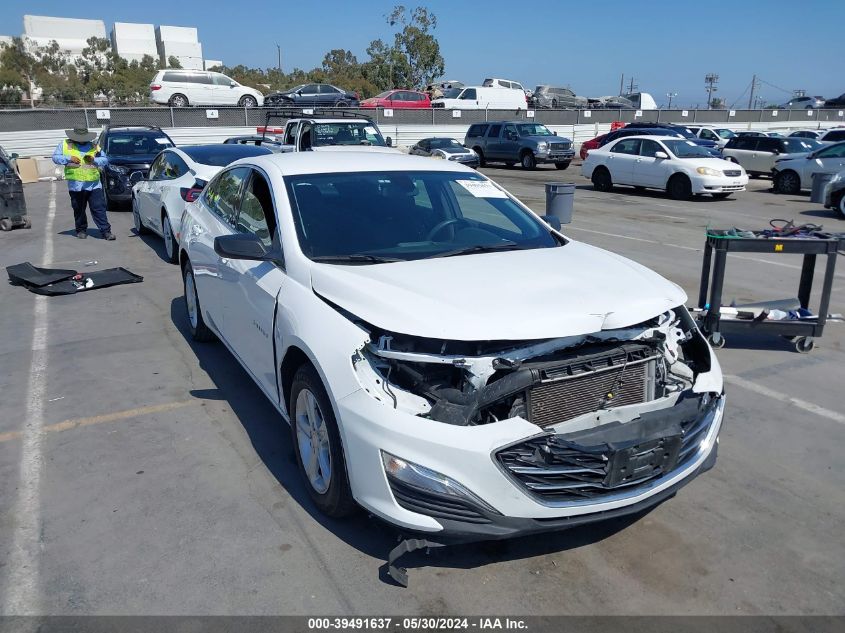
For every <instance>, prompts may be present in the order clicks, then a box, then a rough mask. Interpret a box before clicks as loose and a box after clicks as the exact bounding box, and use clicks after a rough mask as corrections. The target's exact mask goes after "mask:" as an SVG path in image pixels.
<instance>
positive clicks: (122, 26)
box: [111, 22, 158, 62]
mask: <svg viewBox="0 0 845 633" xmlns="http://www.w3.org/2000/svg"><path fill="white" fill-rule="evenodd" d="M111 43H112V48H113V49H114V52H115V53H117V54H118V55H120V56H121V57H123V58H124V59H125V60H127V61H130V62H131V61H138V62H140V61H141V60H142V59H143V58H144V55H149V56H150V57H152V58H153V59H155V60H158V46H157V45H156V32H155V27H154V26H153V25H152V24H132V23H129V22H115V23H114V28H113V29H112V32H111Z"/></svg>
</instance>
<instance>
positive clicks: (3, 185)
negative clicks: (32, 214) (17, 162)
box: [0, 147, 32, 231]
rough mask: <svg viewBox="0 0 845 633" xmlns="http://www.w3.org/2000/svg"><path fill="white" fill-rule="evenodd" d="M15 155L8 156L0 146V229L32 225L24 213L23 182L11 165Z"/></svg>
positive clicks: (5, 229)
mask: <svg viewBox="0 0 845 633" xmlns="http://www.w3.org/2000/svg"><path fill="white" fill-rule="evenodd" d="M15 157H16V154H12V155H11V156H9V155H7V154H6V152H4V151H3V148H2V147H0V231H11V230H12V229H15V228H20V227H23V228H25V229H28V228H31V227H32V224H31V223H30V221H29V218H28V217H27V215H26V199H25V198H24V197H23V183H21V179H20V178H19V177H18V174H17V173H16V172H15V170H14V167H13V165H12V161H13V159H14V158H15Z"/></svg>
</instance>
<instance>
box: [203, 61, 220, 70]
mask: <svg viewBox="0 0 845 633" xmlns="http://www.w3.org/2000/svg"><path fill="white" fill-rule="evenodd" d="M203 64H204V67H205V70H211V69H212V68H215V67H216V66H222V65H223V62H222V61H221V60H219V59H206V60H205V61H204V62H203Z"/></svg>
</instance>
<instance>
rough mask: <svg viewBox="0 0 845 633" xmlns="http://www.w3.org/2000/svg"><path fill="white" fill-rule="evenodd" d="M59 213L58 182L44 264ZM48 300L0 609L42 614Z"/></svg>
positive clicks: (42, 304)
mask: <svg viewBox="0 0 845 633" xmlns="http://www.w3.org/2000/svg"><path fill="white" fill-rule="evenodd" d="M55 217H56V183H55V182H53V183H51V186H50V201H49V208H48V212H47V222H46V225H45V227H44V234H45V238H44V266H51V265H52V264H53V221H54V220H55ZM47 301H49V299H48V298H47V297H45V296H42V295H36V296H35V305H34V308H33V319H32V323H33V325H32V360H31V361H30V366H29V381H28V383H27V387H26V422H25V424H24V427H23V430H22V436H23V440H22V446H21V463H20V474H19V477H18V495H17V499H16V500H15V506H14V510H13V511H12V513H11V515H10V516H11V517H12V518H13V520H14V521H15V523H14V525H13V527H12V530H13V532H12V549H11V552H10V554H9V559H8V564H7V565H6V567H5V570H4V576H5V580H6V582H5V586H4V591H3V594H2V602H0V605H1V606H0V613H3V614H5V615H38V614H39V613H41V612H42V611H43V609H42V605H41V590H40V580H39V574H40V558H41V500H40V491H41V475H42V474H43V469H44V455H43V453H42V448H41V436H42V429H43V426H44V402H45V394H46V386H47V339H48V333H49V321H48V318H47Z"/></svg>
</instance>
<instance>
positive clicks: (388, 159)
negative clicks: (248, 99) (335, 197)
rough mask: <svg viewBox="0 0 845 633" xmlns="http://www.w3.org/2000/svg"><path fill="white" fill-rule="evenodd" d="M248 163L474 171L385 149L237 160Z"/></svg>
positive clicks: (295, 169) (285, 169)
mask: <svg viewBox="0 0 845 633" xmlns="http://www.w3.org/2000/svg"><path fill="white" fill-rule="evenodd" d="M241 162H243V163H249V164H252V165H256V166H257V167H262V168H263V169H265V170H266V171H271V170H275V171H277V172H278V173H279V174H281V175H282V176H298V175H302V174H331V173H348V172H358V171H435V172H436V171H439V172H460V173H467V174H475V173H478V172H476V171H475V170H473V169H470V168H469V167H465V166H463V165H461V164H459V163H455V162H452V161H445V160H440V161H433V160H431V159H430V158H427V157H424V156H412V155H410V154H398V153H397V154H394V153H386V152H371V151H366V150H363V151H354V152H330V151H327V152H290V153H286V154H272V155H265V156H257V157H254V158H250V159H245V160H243V161H238V163H241Z"/></svg>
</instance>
